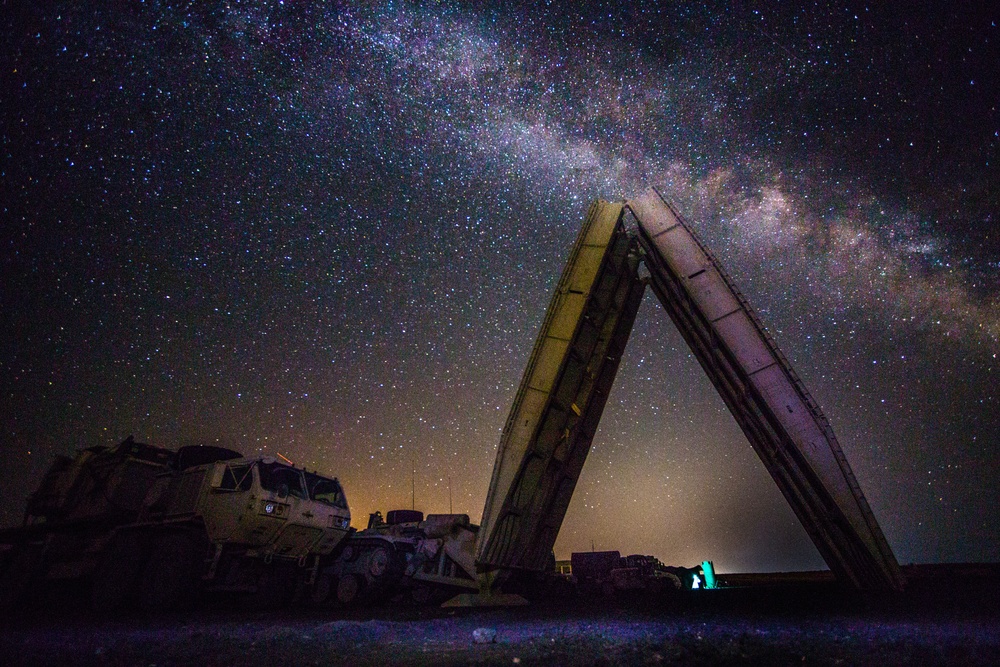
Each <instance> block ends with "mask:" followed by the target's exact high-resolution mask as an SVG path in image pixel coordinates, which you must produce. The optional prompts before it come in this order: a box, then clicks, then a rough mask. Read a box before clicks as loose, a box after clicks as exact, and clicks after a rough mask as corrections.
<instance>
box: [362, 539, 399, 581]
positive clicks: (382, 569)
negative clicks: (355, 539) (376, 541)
mask: <svg viewBox="0 0 1000 667" xmlns="http://www.w3.org/2000/svg"><path fill="white" fill-rule="evenodd" d="M392 557H393V554H392V552H391V551H390V550H389V547H386V546H377V547H375V548H374V549H372V550H371V552H370V553H369V554H368V568H367V569H368V571H367V572H366V573H365V574H366V576H367V577H368V581H369V582H370V583H376V582H378V583H381V582H382V581H383V580H384V579H385V578H386V575H388V574H389V572H390V570H391V569H392V565H393V562H392Z"/></svg>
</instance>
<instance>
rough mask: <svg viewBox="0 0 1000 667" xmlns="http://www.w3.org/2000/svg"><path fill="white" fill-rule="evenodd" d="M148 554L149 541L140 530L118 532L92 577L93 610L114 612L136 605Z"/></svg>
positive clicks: (103, 612) (91, 602) (106, 548)
mask: <svg viewBox="0 0 1000 667" xmlns="http://www.w3.org/2000/svg"><path fill="white" fill-rule="evenodd" d="M147 555H148V554H147V549H146V542H145V540H143V538H142V536H141V535H139V534H138V533H119V534H118V535H116V536H115V537H113V538H112V539H111V542H110V543H109V544H108V545H107V546H106V547H105V548H104V551H103V553H101V556H100V560H99V561H98V563H97V568H96V569H95V570H94V573H93V574H92V575H91V578H90V606H91V609H93V610H94V611H95V612H98V613H102V614H112V613H115V612H118V611H122V610H125V609H128V608H130V607H131V606H133V605H134V604H135V602H136V597H137V596H138V593H139V574H140V573H141V572H142V570H143V565H145V563H146V557H147Z"/></svg>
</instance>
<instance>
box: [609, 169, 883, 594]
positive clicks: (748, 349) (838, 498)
mask: <svg viewBox="0 0 1000 667" xmlns="http://www.w3.org/2000/svg"><path fill="white" fill-rule="evenodd" d="M627 207H628V210H629V211H630V212H631V213H632V215H633V216H634V217H635V219H636V222H637V223H638V227H639V240H640V243H641V245H642V248H643V250H644V257H643V261H644V262H645V264H646V267H647V269H648V270H649V272H650V283H651V285H652V287H653V292H654V293H655V294H656V296H657V297H658V298H659V300H660V303H662V304H663V307H664V309H666V311H667V313H668V314H669V315H670V318H671V319H672V320H673V322H674V324H675V325H676V326H677V328H678V329H679V330H680V332H681V334H682V335H683V336H684V339H685V340H686V341H687V343H688V345H689V346H690V347H691V350H692V352H694V354H695V356H696V357H697V358H698V361H699V362H700V363H701V366H702V368H703V369H704V370H705V372H706V373H707V374H708V376H709V378H710V379H711V381H712V383H713V384H714V385H715V387H716V389H717V390H718V391H719V394H720V395H721V396H722V398H723V400H724V401H725V402H726V405H727V406H728V407H729V410H730V412H731V413H732V414H733V416H734V417H735V418H736V421H737V423H738V424H739V425H740V428H742V429H743V432H744V434H746V436H747V438H748V439H749V440H750V444H751V445H752V446H753V448H754V450H755V451H756V452H757V455H758V456H759V457H760V459H761V461H763V463H764V466H765V467H766V468H767V470H768V472H769V473H770V474H771V476H772V477H773V478H774V481H775V482H776V483H777V484H778V487H779V488H780V489H781V492H782V494H784V496H785V498H786V500H787V501H788V503H789V504H790V505H791V507H792V509H793V510H794V511H795V514H796V515H797V516H798V518H799V521H801V522H802V525H803V526H804V527H805V529H806V531H807V533H808V534H809V536H810V537H811V538H812V540H813V542H814V543H815V545H816V548H817V549H818V550H819V552H820V555H822V556H823V558H824V559H825V560H826V562H827V564H828V565H829V566H830V569H831V570H832V571H833V572H834V573H835V574H836V575H837V576H838V578H840V579H841V580H843V581H848V582H850V583H851V584H853V585H854V586H855V587H857V588H861V589H875V590H878V589H892V590H900V589H901V588H902V587H903V576H902V573H901V571H900V569H899V565H898V563H897V562H896V559H895V557H894V556H893V554H892V550H891V549H890V547H889V545H888V543H887V542H886V539H885V537H884V536H883V534H882V531H881V529H880V528H879V525H878V522H877V521H876V519H875V516H874V515H873V514H872V511H871V509H870V508H869V506H868V502H867V501H866V500H865V497H864V494H863V493H862V492H861V487H860V486H859V485H858V482H857V480H856V479H855V477H854V473H853V472H852V471H851V468H850V466H849V465H848V463H847V459H846V458H845V456H844V453H843V451H842V450H841V448H840V444H839V443H838V442H837V438H836V436H834V433H833V429H831V428H830V425H829V423H828V422H827V420H826V418H825V417H824V415H823V413H822V411H821V410H820V408H819V406H818V405H817V404H816V402H815V401H814V400H813V399H812V397H811V396H810V395H809V392H808V391H807V390H806V388H805V386H804V385H803V384H802V382H801V380H800V379H799V378H798V376H797V375H796V374H795V371H793V370H792V367H791V366H790V365H789V363H788V361H787V360H786V359H785V357H784V356H783V355H782V354H781V352H780V351H779V350H778V348H777V346H776V345H775V343H774V341H773V340H772V339H771V337H770V336H769V335H768V334H767V332H766V330H765V329H764V327H763V326H762V325H761V323H760V322H759V321H758V319H757V317H756V316H755V315H754V313H753V311H752V310H751V308H750V306H749V304H747V302H746V300H745V299H744V298H743V296H742V295H741V294H740V293H739V292H738V291H737V290H736V288H735V287H734V286H733V284H732V282H731V281H730V279H729V277H728V276H727V275H726V274H725V272H724V271H723V270H722V267H721V266H720V265H719V264H718V262H717V261H716V260H715V258H714V257H713V256H712V255H711V253H710V252H709V251H708V249H707V248H705V247H704V246H703V245H702V244H701V243H700V241H699V240H698V238H697V237H696V236H695V234H694V232H693V231H692V230H691V228H690V227H689V226H688V225H687V223H686V222H685V221H684V220H683V219H682V218H681V216H680V215H678V214H677V212H676V211H674V210H673V208H672V207H671V206H670V205H669V204H668V203H667V202H666V201H664V200H663V198H662V197H661V196H660V195H659V193H657V192H656V191H655V190H653V189H652V188H650V189H649V190H647V191H646V192H645V193H644V194H643V195H641V196H640V197H638V198H636V199H633V200H630V201H629V202H627Z"/></svg>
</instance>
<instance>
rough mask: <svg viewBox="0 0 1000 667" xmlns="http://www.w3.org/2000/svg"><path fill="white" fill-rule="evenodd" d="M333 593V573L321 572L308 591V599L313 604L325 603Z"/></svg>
mask: <svg viewBox="0 0 1000 667" xmlns="http://www.w3.org/2000/svg"><path fill="white" fill-rule="evenodd" d="M332 593H333V575H331V574H321V575H319V577H317V578H316V583H315V584H313V587H312V590H311V591H310V592H309V599H310V600H311V601H312V603H313V604H315V605H322V604H325V603H326V602H327V601H328V600H329V599H330V596H331V594H332Z"/></svg>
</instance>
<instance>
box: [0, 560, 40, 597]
mask: <svg viewBox="0 0 1000 667" xmlns="http://www.w3.org/2000/svg"><path fill="white" fill-rule="evenodd" d="M41 570H42V548H41V546H38V545H34V544H22V545H19V546H17V547H15V548H14V551H13V553H11V554H10V556H9V557H8V559H7V563H6V566H5V567H4V569H3V572H0V613H7V612H10V611H13V610H14V609H15V608H16V607H17V606H18V605H20V604H21V603H22V602H24V601H25V598H26V596H27V594H28V592H29V591H30V590H31V589H32V588H33V587H34V586H35V584H37V583H38V582H37V580H38V575H39V574H40V573H41Z"/></svg>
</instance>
